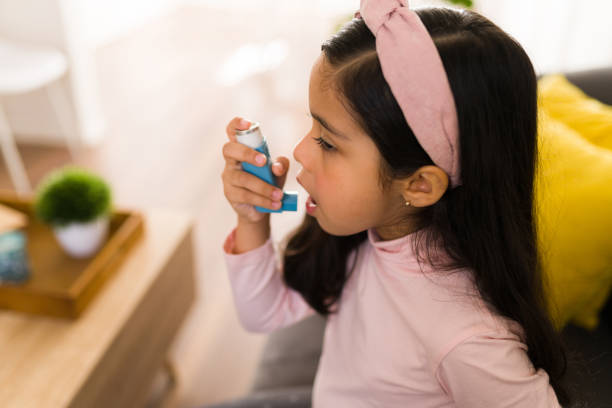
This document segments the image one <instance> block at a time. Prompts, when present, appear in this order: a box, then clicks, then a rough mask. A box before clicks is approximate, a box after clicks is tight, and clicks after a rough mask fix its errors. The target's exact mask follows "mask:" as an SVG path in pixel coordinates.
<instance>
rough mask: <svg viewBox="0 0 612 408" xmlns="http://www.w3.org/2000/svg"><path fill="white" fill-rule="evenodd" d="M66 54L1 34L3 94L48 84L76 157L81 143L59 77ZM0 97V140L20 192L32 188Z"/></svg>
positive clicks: (0, 84) (0, 89)
mask: <svg viewBox="0 0 612 408" xmlns="http://www.w3.org/2000/svg"><path fill="white" fill-rule="evenodd" d="M67 68H68V63H67V62H66V57H65V56H64V55H63V54H62V53H61V52H60V51H58V50H56V49H53V48H49V47H41V46H36V45H32V44H25V43H18V42H14V41H10V40H8V39H6V38H1V37H0V98H2V97H3V96H10V95H17V94H22V93H26V92H30V91H34V90H36V89H40V88H45V91H46V93H47V96H48V98H49V101H50V102H51V106H52V107H53V110H54V111H55V114H56V115H57V118H58V122H59V124H60V127H61V130H62V132H63V134H64V137H65V138H66V143H67V145H68V148H69V150H70V153H71V155H72V158H73V159H74V158H76V157H77V155H78V153H79V152H80V150H81V144H80V141H79V140H78V137H77V133H76V121H75V115H74V114H73V110H72V107H71V105H70V101H69V100H68V97H67V95H66V92H65V91H64V89H63V88H62V86H61V84H60V83H59V82H58V80H59V79H60V78H61V77H62V76H63V75H64V74H65V73H66V71H67ZM1 102H2V99H0V143H1V145H2V155H3V156H4V160H5V163H6V166H7V168H8V171H9V174H10V176H11V180H12V182H13V185H14V186H15V189H16V190H17V192H18V193H20V194H22V193H28V192H31V190H32V188H31V185H30V181H29V179H28V176H27V173H26V171H25V168H24V166H23V162H22V160H21V156H20V155H19V151H18V150H17V145H16V143H15V139H14V137H13V132H12V131H11V127H10V125H9V122H8V118H7V116H6V114H5V113H4V109H3V108H2V103H1Z"/></svg>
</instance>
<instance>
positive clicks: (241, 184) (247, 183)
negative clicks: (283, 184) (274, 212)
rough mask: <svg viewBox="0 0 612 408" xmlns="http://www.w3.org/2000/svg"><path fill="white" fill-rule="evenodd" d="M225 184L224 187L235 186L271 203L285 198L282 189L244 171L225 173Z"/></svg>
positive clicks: (229, 170)
mask: <svg viewBox="0 0 612 408" xmlns="http://www.w3.org/2000/svg"><path fill="white" fill-rule="evenodd" d="M223 184H224V186H233V187H237V188H242V189H246V190H249V191H252V192H254V193H255V194H257V195H259V196H261V197H264V198H266V199H268V200H270V201H280V200H281V198H282V197H283V192H282V190H281V189H280V188H277V187H275V186H273V185H271V184H268V183H266V182H265V181H263V180H261V179H260V178H258V177H255V176H254V175H252V174H250V173H247V172H246V171H242V170H235V169H234V170H231V169H228V170H227V171H225V172H223ZM243 202H244V201H243ZM257 205H259V204H257Z"/></svg>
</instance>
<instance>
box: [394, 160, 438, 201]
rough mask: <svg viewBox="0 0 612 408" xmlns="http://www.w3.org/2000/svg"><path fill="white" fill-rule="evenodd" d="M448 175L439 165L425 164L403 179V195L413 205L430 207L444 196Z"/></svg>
mask: <svg viewBox="0 0 612 408" xmlns="http://www.w3.org/2000/svg"><path fill="white" fill-rule="evenodd" d="M448 183H449V180H448V175H447V174H446V172H445V171H444V170H442V169H441V168H440V167H437V166H423V167H421V168H420V169H418V170H417V171H416V172H415V173H414V174H413V175H412V176H410V177H408V178H407V179H405V180H404V181H403V183H402V184H403V192H402V196H403V197H404V200H405V201H407V202H409V203H410V205H411V206H413V207H428V206H430V205H433V204H435V203H436V202H438V200H440V198H442V196H443V195H444V193H445V192H446V189H447V188H448Z"/></svg>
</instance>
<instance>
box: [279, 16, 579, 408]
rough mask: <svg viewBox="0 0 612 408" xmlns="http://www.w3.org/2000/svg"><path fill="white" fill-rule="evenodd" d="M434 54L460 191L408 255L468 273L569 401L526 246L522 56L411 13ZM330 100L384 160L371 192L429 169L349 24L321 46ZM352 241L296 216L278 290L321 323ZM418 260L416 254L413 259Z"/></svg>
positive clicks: (559, 346) (363, 40) (355, 26)
mask: <svg viewBox="0 0 612 408" xmlns="http://www.w3.org/2000/svg"><path fill="white" fill-rule="evenodd" d="M415 11H416V13H417V14H418V15H419V17H420V19H421V21H422V22H423V24H424V25H425V27H426V28H427V30H428V31H429V34H430V35H431V37H432V38H433V41H434V43H435V45H436V47H437V49H438V52H439V54H440V57H441V58H442V62H443V64H444V68H445V70H446V73H447V76H448V80H449V83H450V86H451V89H452V93H453V95H454V99H455V104H456V107H457V115H458V120H459V134H460V137H459V139H460V152H461V154H460V156H461V157H460V166H461V178H462V183H463V184H462V185H461V186H459V187H456V188H453V189H449V190H447V191H446V192H445V194H444V195H443V196H442V198H441V199H440V200H439V201H438V202H437V203H436V204H434V205H432V206H430V207H427V208H423V209H422V211H421V212H420V213H419V214H418V216H417V220H416V221H417V222H418V223H417V228H418V231H417V233H416V234H415V236H416V237H417V239H415V245H416V248H415V250H416V252H417V253H419V258H420V259H427V260H429V262H431V263H432V264H433V263H434V261H433V257H432V256H431V255H430V252H429V249H431V248H437V247H442V248H443V249H444V250H445V251H446V252H447V253H448V255H449V256H450V258H451V259H452V264H447V265H437V266H438V267H439V268H442V269H443V270H448V271H451V270H456V269H459V268H467V269H469V270H471V271H473V274H474V280H475V282H476V285H477V287H478V290H479V293H480V295H481V296H482V298H483V299H484V300H485V301H486V302H487V303H488V304H489V305H491V306H492V307H493V308H494V310H496V312H497V313H499V314H500V315H502V316H505V317H508V318H510V319H512V320H514V321H516V322H518V323H520V324H521V326H522V327H523V329H524V332H525V338H524V339H523V340H524V341H525V342H526V344H527V346H528V351H527V352H528V355H529V358H530V359H531V362H532V363H533V365H534V367H535V368H536V369H538V368H543V369H544V370H545V371H546V372H547V373H548V375H549V379H550V383H551V385H552V386H553V388H554V390H555V392H556V394H557V398H558V399H559V402H560V403H561V404H563V405H566V404H568V403H569V402H570V400H571V397H570V393H569V391H568V389H567V387H566V385H565V382H564V380H565V374H566V371H567V370H566V369H567V356H566V351H565V347H564V345H563V343H562V340H561V338H560V336H559V334H558V333H557V332H556V331H555V329H554V326H553V324H552V322H551V319H550V317H549V315H548V313H547V308H546V302H545V298H544V291H543V286H544V285H543V278H542V273H541V267H540V259H539V255H538V250H537V243H536V213H535V206H534V179H535V171H536V165H537V103H536V101H537V92H536V86H537V81H536V76H535V72H534V69H533V66H532V65H531V62H530V60H529V57H528V56H527V54H526V53H525V51H524V50H523V48H522V47H521V46H520V44H518V43H517V42H516V41H515V40H514V39H512V38H511V37H510V36H509V35H508V34H506V33H505V32H504V31H502V30H501V29H500V28H499V27H497V26H496V25H495V24H493V23H492V22H491V21H489V20H488V19H486V18H485V17H483V16H481V15H480V14H478V13H475V12H471V11H466V10H463V11H459V10H453V9H449V8H421V9H416V10H415ZM322 50H323V53H324V56H325V60H326V62H327V63H328V64H329V66H330V67H331V68H332V71H333V73H332V74H330V75H333V83H334V86H335V87H336V90H337V91H338V92H339V94H340V95H341V96H342V99H343V101H344V103H345V105H346V107H347V110H348V111H349V112H351V114H352V115H353V117H354V118H355V119H356V120H357V121H358V122H359V123H360V125H361V126H362V128H363V129H364V131H365V132H366V133H367V134H368V136H370V137H371V138H372V140H373V141H374V143H375V144H376V146H377V147H378V149H379V150H380V153H381V156H382V158H383V159H384V160H383V164H382V166H381V176H382V177H381V182H382V183H381V185H382V186H383V187H384V186H385V185H386V181H388V180H390V179H392V178H396V177H405V176H409V175H410V174H412V173H413V172H414V171H416V170H417V169H418V168H420V167H422V166H425V165H431V164H433V162H432V161H431V159H430V157H429V156H428V155H427V153H426V152H425V151H424V150H423V149H422V147H421V146H420V145H419V143H418V141H417V139H416V138H415V137H414V134H413V133H412V131H411V129H410V127H409V126H408V124H407V123H406V120H405V119H404V116H403V114H402V111H401V110H400V108H399V106H398V104H397V102H396V100H395V99H394V97H393V95H392V93H391V90H390V89H389V86H388V84H387V82H386V81H385V79H384V77H383V74H382V71H381V68H380V63H379V61H378V56H377V54H376V45H375V38H374V36H373V35H372V33H371V32H370V31H369V29H368V28H367V26H366V25H365V23H364V22H363V20H361V19H353V20H352V21H351V22H349V23H348V24H347V25H345V26H344V27H343V28H342V30H340V31H339V32H338V33H337V34H335V35H334V36H333V37H332V38H331V39H330V40H328V41H327V42H325V43H324V44H323V46H322ZM366 238H367V232H366V231H362V232H359V233H357V234H355V235H350V236H333V235H330V234H328V233H326V232H325V231H323V230H322V229H321V228H320V227H319V225H318V223H317V221H316V219H314V218H312V217H310V216H306V217H305V219H304V221H303V223H302V224H301V226H299V227H298V229H297V230H296V231H294V232H293V233H292V234H291V236H290V237H289V239H288V241H287V244H286V249H285V252H284V255H283V264H284V265H283V267H284V279H285V282H286V284H287V285H288V286H289V287H291V288H293V289H295V290H296V291H298V292H300V293H301V295H302V296H303V297H304V299H305V300H306V301H307V302H308V303H309V305H310V306H311V307H312V308H313V309H315V310H316V311H317V312H318V313H320V314H321V315H324V316H327V315H329V314H330V313H333V312H334V310H332V306H333V305H334V304H335V303H336V302H337V301H338V299H339V298H340V296H341V293H342V289H343V286H344V284H345V282H346V281H347V279H348V277H349V275H350V273H351V271H352V266H351V265H347V263H348V255H349V253H351V252H352V251H354V250H356V249H357V248H358V246H359V245H360V243H362V242H364V240H366ZM423 254H426V255H427V256H422V255H423Z"/></svg>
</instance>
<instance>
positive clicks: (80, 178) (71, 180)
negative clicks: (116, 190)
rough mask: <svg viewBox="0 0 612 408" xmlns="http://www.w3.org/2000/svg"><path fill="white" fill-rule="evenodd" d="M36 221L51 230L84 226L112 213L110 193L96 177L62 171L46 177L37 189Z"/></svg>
mask: <svg viewBox="0 0 612 408" xmlns="http://www.w3.org/2000/svg"><path fill="white" fill-rule="evenodd" d="M37 190H38V191H37V193H36V199H35V204H34V210H35V214H36V217H37V218H39V219H40V220H41V221H42V222H44V223H46V224H50V225H53V226H64V225H67V224H69V223H72V222H78V223H87V222H89V221H93V220H95V219H97V218H99V217H101V216H103V215H106V214H108V213H110V211H111V191H110V188H109V186H108V184H107V183H106V182H105V181H104V180H103V179H102V178H100V177H99V176H97V175H95V174H93V173H90V172H88V171H87V170H85V169H80V168H78V167H72V166H69V167H65V168H63V169H60V170H56V171H54V172H53V173H51V174H50V175H49V176H47V177H46V178H45V179H44V180H43V181H42V182H41V184H40V186H39V188H38V189H37Z"/></svg>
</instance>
